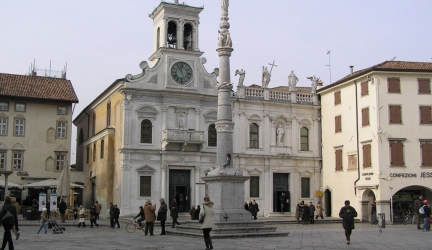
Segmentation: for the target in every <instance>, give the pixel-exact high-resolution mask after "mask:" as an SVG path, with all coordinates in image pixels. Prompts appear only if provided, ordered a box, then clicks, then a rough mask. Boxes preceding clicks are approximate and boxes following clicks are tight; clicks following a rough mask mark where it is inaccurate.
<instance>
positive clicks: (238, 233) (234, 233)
mask: <svg viewBox="0 0 432 250" xmlns="http://www.w3.org/2000/svg"><path fill="white" fill-rule="evenodd" d="M200 227H201V224H200V223H199V222H198V221H191V220H188V221H185V223H184V224H182V225H179V226H176V227H175V228H167V230H166V233H167V234H169V235H180V236H189V237H200V238H201V237H203V233H202V230H201V229H200ZM276 228H277V227H275V226H266V221H250V222H215V227H214V228H213V229H212V231H211V235H212V236H211V237H212V238H214V239H218V238H219V239H221V238H224V239H226V238H251V237H277V236H282V237H283V236H288V234H289V232H285V231H276Z"/></svg>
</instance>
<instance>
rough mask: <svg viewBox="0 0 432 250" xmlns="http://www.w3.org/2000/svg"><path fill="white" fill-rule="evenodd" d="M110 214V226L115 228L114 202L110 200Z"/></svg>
mask: <svg viewBox="0 0 432 250" xmlns="http://www.w3.org/2000/svg"><path fill="white" fill-rule="evenodd" d="M109 216H110V227H111V228H114V205H113V203H112V202H110V208H109Z"/></svg>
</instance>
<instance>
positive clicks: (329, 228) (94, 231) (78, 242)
mask: <svg viewBox="0 0 432 250" xmlns="http://www.w3.org/2000/svg"><path fill="white" fill-rule="evenodd" d="M100 224H101V225H100V226H99V228H96V227H94V228H90V227H89V226H88V225H87V227H85V228H82V227H81V228H78V227H76V226H72V225H70V226H67V227H66V231H65V233H64V234H52V233H51V232H50V231H49V232H48V234H46V235H45V234H38V235H37V234H35V233H36V230H37V228H38V226H37V225H36V223H34V225H29V224H28V223H27V226H21V228H20V229H21V238H20V239H19V240H18V241H15V240H14V243H15V249H18V250H19V249H25V250H29V249H37V250H45V249H47V250H50V249H56V250H58V249H104V250H116V249H122V250H123V249H132V250H135V249H137V250H138V249H155V250H156V249H164V250H165V249H166V250H171V249H188V250H189V249H205V245H204V242H203V240H202V239H198V238H189V237H181V236H170V235H166V236H161V235H159V234H160V227H159V226H155V236H144V234H143V232H142V231H139V230H137V231H135V232H134V233H128V232H127V231H126V230H125V223H121V228H115V229H112V228H110V227H109V226H108V224H109V222H108V220H102V221H100ZM278 230H287V231H289V232H290V234H289V236H288V237H268V238H239V239H214V240H213V245H214V249H221V250H222V249H223V250H231V249H233V250H246V249H254V250H258V249H316V250H321V249H410V250H411V249H422V250H425V249H432V245H431V244H430V243H431V241H430V238H431V236H432V234H431V233H430V232H422V231H421V230H417V229H416V227H415V225H412V224H411V225H387V227H386V228H385V229H383V230H382V233H380V232H379V229H378V228H377V227H376V226H373V225H370V224H368V223H357V224H356V229H355V230H354V231H353V235H352V238H351V245H347V244H346V242H345V237H344V233H343V229H342V225H341V224H339V223H337V224H315V225H301V224H281V225H279V226H278ZM0 235H1V234H0Z"/></svg>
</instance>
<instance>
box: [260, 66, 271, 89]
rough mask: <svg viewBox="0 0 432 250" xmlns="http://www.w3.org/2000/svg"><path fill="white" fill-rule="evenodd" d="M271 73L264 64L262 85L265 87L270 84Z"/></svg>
mask: <svg viewBox="0 0 432 250" xmlns="http://www.w3.org/2000/svg"><path fill="white" fill-rule="evenodd" d="M270 77H271V75H270V73H269V72H268V70H267V67H264V66H263V70H262V87H263V88H268V85H269V83H270Z"/></svg>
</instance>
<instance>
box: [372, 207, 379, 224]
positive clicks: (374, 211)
mask: <svg viewBox="0 0 432 250" xmlns="http://www.w3.org/2000/svg"><path fill="white" fill-rule="evenodd" d="M377 223H378V220H377V217H376V204H375V202H373V203H372V204H371V224H372V225H375V224H377Z"/></svg>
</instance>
